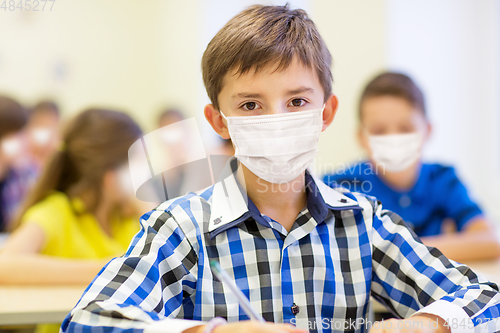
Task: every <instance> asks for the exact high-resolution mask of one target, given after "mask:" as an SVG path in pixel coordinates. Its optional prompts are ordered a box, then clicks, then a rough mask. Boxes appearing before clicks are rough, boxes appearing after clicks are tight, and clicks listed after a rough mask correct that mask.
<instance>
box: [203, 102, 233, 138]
mask: <svg viewBox="0 0 500 333" xmlns="http://www.w3.org/2000/svg"><path fill="white" fill-rule="evenodd" d="M203 112H204V113H205V118H206V119H207V121H208V122H209V123H210V125H211V126H212V128H213V129H214V131H215V132H217V134H219V135H220V136H221V137H222V138H223V139H229V131H228V129H227V124H226V120H225V119H224V118H223V117H222V115H221V113H220V111H219V110H217V109H216V108H215V107H214V106H213V104H207V105H206V106H205V109H204V110H203Z"/></svg>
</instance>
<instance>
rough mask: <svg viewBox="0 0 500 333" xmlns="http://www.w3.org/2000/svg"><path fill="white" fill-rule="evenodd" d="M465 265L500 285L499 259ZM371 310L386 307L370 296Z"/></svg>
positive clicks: (382, 309)
mask: <svg viewBox="0 0 500 333" xmlns="http://www.w3.org/2000/svg"><path fill="white" fill-rule="evenodd" d="M464 264H465V265H467V266H469V267H470V268H471V269H472V270H473V271H474V273H476V274H478V275H480V276H482V277H484V278H486V279H488V280H490V281H491V282H495V283H496V284H498V285H499V286H500V259H496V260H485V261H474V262H472V261H471V262H466V263H464ZM371 307H372V310H373V312H375V313H381V312H387V310H386V308H385V307H384V306H383V305H382V304H380V303H379V302H377V301H376V300H374V299H373V298H372V304H371Z"/></svg>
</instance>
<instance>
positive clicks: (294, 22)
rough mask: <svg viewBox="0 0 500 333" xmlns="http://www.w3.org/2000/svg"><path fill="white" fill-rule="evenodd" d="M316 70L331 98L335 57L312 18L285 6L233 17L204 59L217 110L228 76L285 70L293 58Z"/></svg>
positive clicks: (257, 7)
mask: <svg viewBox="0 0 500 333" xmlns="http://www.w3.org/2000/svg"><path fill="white" fill-rule="evenodd" d="M294 57H297V58H298V60H299V61H300V62H301V63H302V64H303V65H305V66H307V67H308V68H312V69H314V70H315V71H316V73H317V75H318V78H319V81H320V83H321V85H322V87H323V90H324V93H325V101H326V100H327V99H328V97H329V96H330V94H331V93H332V72H331V64H332V56H331V55H330V52H329V51H328V48H327V47H326V45H325V43H324V41H323V39H322V38H321V36H320V34H319V32H318V31H317V29H316V26H315V25H314V23H313V21H311V19H309V17H308V16H307V13H306V12H305V11H304V10H301V9H294V10H291V9H290V8H289V6H288V4H287V5H285V6H263V5H255V6H251V7H249V8H248V9H246V10H244V11H242V12H241V13H239V14H238V15H236V16H235V17H233V18H232V19H231V20H230V21H229V22H228V23H227V24H226V25H225V26H224V27H223V28H222V29H221V30H220V31H219V32H218V33H217V34H216V35H215V37H214V38H213V39H212V40H211V41H210V43H209V44H208V46H207V49H206V50H205V53H204V54H203V58H202V72H203V82H204V84H205V88H206V90H207V93H208V97H210V100H211V101H212V104H213V105H214V107H215V108H217V109H218V108H219V103H218V99H217V97H218V95H219V93H220V91H221V90H222V86H223V84H224V82H223V80H224V77H225V75H226V74H227V73H228V72H229V71H231V70H236V73H237V74H239V75H241V74H245V73H247V72H248V71H250V70H255V72H258V71H259V70H262V69H263V68H265V67H266V66H268V65H272V64H277V70H285V69H286V68H287V67H288V66H289V65H290V63H291V62H292V60H293V58H294Z"/></svg>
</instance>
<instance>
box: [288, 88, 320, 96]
mask: <svg viewBox="0 0 500 333" xmlns="http://www.w3.org/2000/svg"><path fill="white" fill-rule="evenodd" d="M305 92H311V93H312V92H314V89H313V88H310V87H299V88H297V89H295V90H289V91H288V92H287V95H297V94H302V93H305Z"/></svg>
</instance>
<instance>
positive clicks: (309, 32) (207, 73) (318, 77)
mask: <svg viewBox="0 0 500 333" xmlns="http://www.w3.org/2000/svg"><path fill="white" fill-rule="evenodd" d="M330 66H331V56H330V53H329V51H328V49H327V48H326V45H325V44H324V42H323V40H322V39H321V36H320V35H319V33H318V31H317V30H316V27H315V25H314V23H313V22H312V21H311V20H310V19H309V18H308V16H307V14H306V13H305V12H304V11H303V10H291V9H289V8H288V6H261V5H256V6H252V7H250V8H248V9H247V10H244V11H243V12H241V13H239V14H238V15H236V16H235V17H234V18H233V19H231V20H230V21H229V22H228V23H227V24H226V25H225V26H224V27H223V28H222V29H221V30H220V31H219V32H218V33H217V34H216V35H215V37H214V38H213V39H212V41H211V42H210V43H209V44H208V46H207V49H206V51H205V53H204V55H203V59H202V71H203V79H204V83H205V87H206V89H207V92H208V95H209V97H210V100H211V102H212V103H211V104H208V105H207V106H206V107H205V109H204V112H205V117H206V119H207V120H208V121H209V123H210V124H211V125H212V127H213V129H214V130H215V131H216V132H217V133H218V134H219V135H220V136H221V137H222V138H224V139H228V138H231V140H232V142H233V144H234V145H235V148H236V149H235V159H232V160H230V162H229V165H228V169H230V170H231V171H233V172H232V173H230V174H229V175H227V177H226V178H224V179H222V180H221V181H219V182H217V183H216V184H215V185H213V186H210V187H209V188H207V189H205V190H201V191H199V192H197V193H190V194H188V195H185V196H183V197H180V198H175V199H172V200H170V201H166V202H164V203H162V204H161V205H160V206H158V207H157V208H156V209H155V210H153V211H151V212H149V213H147V214H145V215H143V217H142V218H141V224H142V229H141V231H140V232H139V233H138V234H137V236H136V237H135V238H134V240H133V241H132V243H131V246H130V248H129V250H128V251H127V253H126V255H124V256H123V257H120V258H115V259H113V260H112V261H111V262H110V263H109V264H108V265H107V266H106V267H105V268H104V269H103V271H102V272H101V273H100V274H99V275H98V276H97V277H96V278H95V280H94V281H93V283H92V284H91V285H90V286H89V288H88V289H87V291H86V293H85V294H84V295H83V296H82V299H81V300H80V301H79V302H78V304H77V305H76V307H75V309H73V310H72V311H71V313H70V314H69V315H68V316H67V318H66V319H65V321H64V322H63V325H62V332H92V331H95V332H103V331H108V330H113V332H131V331H134V332H143V331H149V332H182V331H185V332H199V333H201V332H204V333H211V332H214V333H224V332H227V333H234V332H259V333H268V332H305V331H306V330H311V331H313V332H314V331H319V332H332V331H336V332H344V331H345V332H362V331H363V332H365V331H367V329H366V327H365V325H363V324H356V322H358V323H360V322H361V321H360V319H366V317H367V314H368V307H369V302H370V296H374V297H375V298H377V299H379V300H380V301H381V302H383V304H386V305H387V306H388V308H390V309H392V310H393V311H394V313H395V314H396V315H397V316H398V317H399V318H407V319H402V320H394V321H392V322H391V323H392V324H393V327H394V328H396V327H397V325H396V323H399V324H400V326H401V327H417V328H418V325H421V327H425V329H426V330H425V331H426V332H449V328H448V327H446V326H445V323H444V320H443V319H448V321H450V323H451V321H452V318H453V321H456V320H458V321H459V322H460V321H461V320H463V322H464V323H465V322H467V323H468V327H469V331H471V332H472V331H473V329H474V326H476V327H477V326H478V325H479V323H478V322H477V321H475V322H473V321H471V317H472V318H478V317H481V316H490V317H491V316H496V315H495V314H498V312H497V310H496V309H497V308H498V306H500V294H499V293H498V292H497V290H498V289H497V286H496V285H495V284H492V283H490V282H487V281H486V280H484V279H482V278H481V277H479V278H478V277H476V275H475V274H474V273H472V271H471V270H469V269H468V268H467V267H466V266H463V265H459V264H456V263H453V262H450V261H448V259H447V258H446V257H444V256H443V255H442V254H441V253H440V252H439V251H437V250H435V249H429V248H427V247H426V246H425V245H423V244H422V243H421V242H420V241H419V239H418V238H416V237H414V234H413V233H412V232H411V231H410V230H409V229H408V228H407V226H406V225H405V224H404V223H403V222H402V220H401V219H400V218H399V217H398V216H397V215H396V214H394V213H392V212H390V211H386V210H382V207H381V205H380V204H379V203H378V202H377V201H376V200H374V199H372V198H368V197H366V196H364V195H362V194H356V193H350V192H349V191H347V190H344V189H342V188H339V189H337V190H335V189H331V188H330V187H328V186H326V185H324V184H323V183H322V182H321V181H320V180H317V179H315V178H313V177H312V176H311V175H310V174H309V172H308V171H307V170H306V168H307V166H308V165H309V164H310V163H311V162H312V160H313V159H314V156H315V154H316V151H317V144H318V138H319V135H320V133H321V131H323V130H325V129H326V128H327V127H328V126H329V125H330V124H331V122H332V121H333V118H334V116H335V113H336V110H337V103H338V101H337V97H336V96H335V95H334V94H332V90H331V89H332V86H331V84H332V75H331V70H330ZM239 163H241V164H239ZM211 259H212V260H217V261H218V262H219V263H220V265H221V267H222V269H224V270H225V271H226V272H227V273H228V274H229V276H230V277H231V278H234V280H233V282H234V283H236V285H237V286H238V287H239V288H240V289H241V290H242V291H243V293H244V294H245V296H246V297H248V298H249V300H250V303H251V306H252V307H254V309H255V310H256V311H257V312H258V313H259V314H261V315H262V316H263V318H264V319H265V320H266V321H268V322H267V323H262V322H258V321H247V320H246V319H248V318H249V317H248V316H247V314H245V312H243V311H242V309H241V308H240V305H239V303H238V300H237V298H236V297H235V296H234V293H232V292H231V291H230V289H228V288H227V286H226V285H225V284H223V283H221V282H220V281H219V280H217V278H215V276H214V274H213V273H212V271H211V269H210V264H209V261H210V260H211ZM478 297H480V299H481V301H479V302H478V301H477V298H478ZM410 316H411V318H409V317H410ZM220 317H222V318H220ZM226 321H228V322H230V323H227V324H226ZM282 323H291V324H295V325H296V326H297V327H298V328H293V327H292V326H291V325H286V324H282ZM432 323H434V324H432ZM408 324H409V325H408ZM299 328H300V329H299ZM372 331H373V332H385V330H384V328H383V326H381V327H379V328H377V329H373V330H372ZM410 331H411V330H406V332H410Z"/></svg>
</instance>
